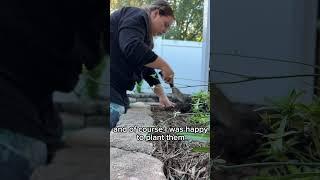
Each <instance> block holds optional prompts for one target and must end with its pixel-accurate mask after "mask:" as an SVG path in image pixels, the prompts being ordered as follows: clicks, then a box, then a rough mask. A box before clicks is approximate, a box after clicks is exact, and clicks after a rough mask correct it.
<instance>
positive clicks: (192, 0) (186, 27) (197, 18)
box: [110, 0, 203, 42]
mask: <svg viewBox="0 0 320 180" xmlns="http://www.w3.org/2000/svg"><path fill="white" fill-rule="evenodd" d="M152 1H153V0H111V4H110V12H111V13H112V12H113V11H115V10H116V9H119V8H121V7H123V6H135V7H141V6H143V5H146V4H150V3H151V2H152ZM168 2H169V3H170V4H171V6H172V9H173V10H174V14H175V17H176V21H175V23H174V25H173V26H172V27H171V29H170V31H169V32H168V33H166V34H165V35H164V36H163V38H164V39H175V40H187V41H198V42H200V41H202V25H203V0H168Z"/></svg>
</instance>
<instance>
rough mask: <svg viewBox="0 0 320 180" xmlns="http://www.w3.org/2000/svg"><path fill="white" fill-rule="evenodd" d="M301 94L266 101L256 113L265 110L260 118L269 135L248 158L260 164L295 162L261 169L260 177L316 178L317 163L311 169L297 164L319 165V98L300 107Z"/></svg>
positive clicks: (301, 104) (318, 170)
mask: <svg viewBox="0 0 320 180" xmlns="http://www.w3.org/2000/svg"><path fill="white" fill-rule="evenodd" d="M303 94H304V93H303V92H296V91H295V90H293V91H292V92H291V93H290V94H289V96H287V97H283V98H281V99H279V100H268V102H269V105H268V106H266V107H263V108H260V109H258V110H257V111H260V110H264V111H266V112H265V113H263V114H262V115H261V117H262V119H263V121H264V122H265V123H266V124H267V125H268V126H269V127H270V128H271V133H269V134H264V135H263V137H264V138H265V140H266V141H265V143H264V144H262V145H261V146H260V147H259V149H258V151H257V153H256V154H255V155H254V156H253V157H252V158H254V159H260V160H262V161H263V162H270V161H277V162H295V163H297V164H296V165H282V166H276V167H272V166H269V167H264V168H261V169H260V175H261V176H264V177H266V176H267V177H268V176H272V177H273V178H274V177H275V176H277V177H278V176H279V177H278V179H286V178H287V179H289V178H296V179H304V180H307V179H310V180H313V179H319V178H320V174H319V173H320V166H319V165H318V164H317V165H315V166H311V167H310V166H306V165H305V164H302V165H299V163H311V165H312V163H313V162H320V99H319V97H315V98H314V100H313V101H312V103H309V104H304V103H301V102H300V101H299V98H300V97H301V96H302V95H303ZM280 176H282V177H280ZM256 179H261V178H259V177H257V178H256ZM265 179H268V178H265Z"/></svg>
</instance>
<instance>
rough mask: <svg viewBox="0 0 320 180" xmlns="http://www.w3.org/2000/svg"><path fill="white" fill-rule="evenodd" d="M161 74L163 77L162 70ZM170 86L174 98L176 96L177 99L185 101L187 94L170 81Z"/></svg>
mask: <svg viewBox="0 0 320 180" xmlns="http://www.w3.org/2000/svg"><path fill="white" fill-rule="evenodd" d="M159 74H160V75H161V77H162V78H163V75H162V72H161V71H160V72H159ZM169 85H170V88H171V90H172V95H173V97H174V98H176V99H177V100H179V101H180V102H182V103H184V102H185V101H186V100H185V95H184V94H183V93H182V92H181V91H180V90H179V89H178V88H177V87H175V86H174V85H173V83H169Z"/></svg>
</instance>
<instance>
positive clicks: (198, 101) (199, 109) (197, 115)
mask: <svg viewBox="0 0 320 180" xmlns="http://www.w3.org/2000/svg"><path fill="white" fill-rule="evenodd" d="M191 99H192V116H191V117H190V118H189V120H190V121H191V122H192V123H195V124H199V125H206V126H207V127H208V129H210V123H209V115H210V98H209V93H208V92H206V91H200V92H197V93H195V94H193V95H192V97H191ZM177 134H178V135H182V136H184V137H185V138H186V139H187V140H191V141H197V142H203V143H206V144H209V142H210V131H209V132H207V133H206V134H196V133H187V132H183V133H177ZM192 151H193V152H200V153H209V152H210V146H209V145H207V146H203V147H195V148H193V149H192Z"/></svg>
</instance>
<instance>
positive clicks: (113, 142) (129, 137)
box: [110, 132, 153, 155]
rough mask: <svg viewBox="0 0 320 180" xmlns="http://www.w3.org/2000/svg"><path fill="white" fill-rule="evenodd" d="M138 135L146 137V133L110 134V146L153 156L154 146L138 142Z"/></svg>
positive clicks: (145, 142) (149, 143)
mask: <svg viewBox="0 0 320 180" xmlns="http://www.w3.org/2000/svg"><path fill="white" fill-rule="evenodd" d="M137 134H139V135H145V134H146V133H144V134H143V133H114V132H111V133H110V146H111V147H115V148H119V149H123V150H127V151H136V152H141V153H145V154H150V155H151V154H152V152H153V145H152V143H151V142H147V141H138V140H137Z"/></svg>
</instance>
